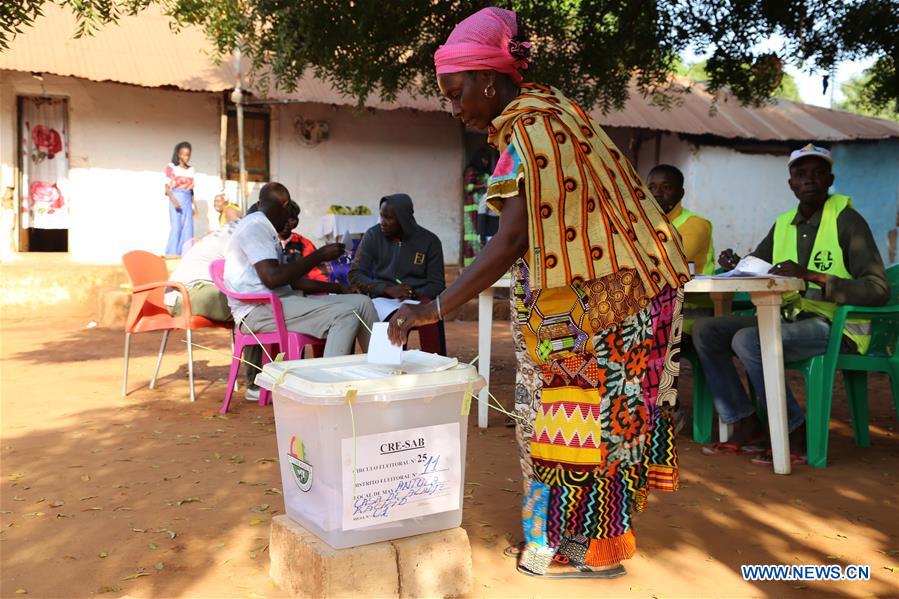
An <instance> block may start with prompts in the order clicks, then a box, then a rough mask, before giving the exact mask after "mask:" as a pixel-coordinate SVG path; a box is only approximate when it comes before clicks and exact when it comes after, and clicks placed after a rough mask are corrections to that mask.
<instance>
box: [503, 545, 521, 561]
mask: <svg viewBox="0 0 899 599" xmlns="http://www.w3.org/2000/svg"><path fill="white" fill-rule="evenodd" d="M522 553H524V541H521V542H520V543H517V544H515V545H509V546H508V547H506V548H505V549H503V555H505V556H506V557H514V558H515V559H518V558H519V557H521V554H522Z"/></svg>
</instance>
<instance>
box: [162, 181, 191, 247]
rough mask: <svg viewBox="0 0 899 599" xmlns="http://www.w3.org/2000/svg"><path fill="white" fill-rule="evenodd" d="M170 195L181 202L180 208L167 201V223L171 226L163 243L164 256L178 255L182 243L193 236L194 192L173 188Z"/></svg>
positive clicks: (182, 245)
mask: <svg viewBox="0 0 899 599" xmlns="http://www.w3.org/2000/svg"><path fill="white" fill-rule="evenodd" d="M172 195H173V196H175V199H176V200H178V203H179V204H181V208H179V209H177V210H176V209H175V206H173V205H172V203H171V202H169V223H170V224H171V226H172V228H171V230H170V231H169V240H168V242H167V243H166V244H165V254H166V256H180V255H181V250H183V249H184V244H185V243H187V242H188V241H189V240H190V239H192V238H193V236H194V209H193V199H194V192H193V191H190V190H188V189H173V190H172Z"/></svg>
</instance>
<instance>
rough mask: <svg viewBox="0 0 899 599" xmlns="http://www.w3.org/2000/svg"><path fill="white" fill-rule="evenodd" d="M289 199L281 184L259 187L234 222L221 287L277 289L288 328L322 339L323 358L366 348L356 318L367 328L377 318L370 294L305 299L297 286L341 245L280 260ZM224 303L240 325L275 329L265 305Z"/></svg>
mask: <svg viewBox="0 0 899 599" xmlns="http://www.w3.org/2000/svg"><path fill="white" fill-rule="evenodd" d="M289 201H290V192H288V191H287V188H286V187H284V186H283V185H282V184H280V183H268V184H267V185H265V186H264V187H263V188H262V190H261V191H260V192H259V210H258V212H255V213H253V214H249V215H247V216H245V217H244V218H242V219H240V221H238V223H239V224H238V225H237V228H236V229H235V231H234V233H233V234H232V236H231V241H230V242H229V244H228V248H227V250H226V251H225V276H224V279H225V285H227V287H228V288H229V289H231V290H233V291H235V292H237V293H271V292H272V291H274V292H275V293H277V294H278V295H279V296H281V305H282V306H283V307H284V320H285V321H286V324H287V329H288V330H289V331H294V332H297V333H303V334H304V335H310V336H312V337H318V338H320V339H325V352H324V355H325V357H333V356H344V355H348V354H351V353H353V350H354V347H355V343H356V341H357V340H358V341H359V344H360V345H361V347H362V350H363V351H366V350H367V349H368V341H369V332H368V330H367V329H366V327H365V326H362V322H360V319H361V320H362V321H363V322H365V324H366V326H368V327H369V328H370V327H371V325H372V323H373V322H375V321H376V320H377V313H376V312H375V308H374V306H373V305H372V303H371V300H370V299H369V298H367V297H365V296H364V295H358V294H347V295H326V296H314V297H306V296H304V295H303V293H302V292H301V291H297V290H296V289H297V287H298V286H299V285H300V280H301V279H302V277H303V276H304V275H305V274H306V273H308V272H309V271H310V270H311V269H312V268H314V267H315V266H318V265H319V264H321V263H322V262H328V261H330V260H335V259H337V258H338V257H339V256H341V255H343V253H344V247H343V245H342V244H339V243H332V244H330V245H326V246H323V247H321V248H319V249H317V250H315V251H314V252H313V253H311V254H309V255H308V256H303V257H302V258H299V259H297V260H295V261H294V262H291V263H287V264H284V263H282V260H281V256H282V251H281V243H280V241H279V239H278V231H280V230H281V229H282V228H283V227H284V225H285V223H286V222H287V218H288V212H287V203H288V202H289ZM228 304H229V305H230V306H231V314H232V315H233V316H234V320H235V322H240V323H242V326H243V327H244V329H247V328H248V329H250V330H252V331H254V332H271V331H274V330H275V321H274V315H273V314H272V309H271V306H270V305H267V304H248V303H244V302H241V301H238V300H235V299H232V298H228ZM354 312H355V314H354ZM357 315H358V318H357Z"/></svg>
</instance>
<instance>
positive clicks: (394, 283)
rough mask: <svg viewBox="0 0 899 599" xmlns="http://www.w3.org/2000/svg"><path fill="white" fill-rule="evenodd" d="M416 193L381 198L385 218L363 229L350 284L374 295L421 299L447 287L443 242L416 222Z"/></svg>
mask: <svg viewBox="0 0 899 599" xmlns="http://www.w3.org/2000/svg"><path fill="white" fill-rule="evenodd" d="M413 213H414V210H413V208H412V198H410V197H409V196H408V195H406V194H404V193H398V194H394V195H389V196H385V197H383V198H381V222H380V224H379V225H377V226H374V227H372V228H371V229H369V230H368V231H366V232H365V236H364V237H363V238H362V242H361V243H360V244H359V249H358V250H357V251H356V259H355V261H354V262H353V267H352V269H351V270H350V275H349V279H350V285H352V286H353V287H355V288H356V289H358V290H359V292H360V293H364V294H367V295H369V296H371V297H389V298H393V299H399V300H405V299H422V298H430V299H433V298H435V297H437V296H438V295H439V294H440V293H441V292H442V291H443V290H444V289H445V288H446V280H445V278H444V272H443V246H442V245H441V243H440V239H439V238H438V237H437V236H436V235H435V234H434V233H432V232H430V231H428V230H427V229H425V228H424V227H421V226H420V225H419V224H418V223H416V222H415V217H414V216H413Z"/></svg>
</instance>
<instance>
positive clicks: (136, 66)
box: [0, 2, 235, 92]
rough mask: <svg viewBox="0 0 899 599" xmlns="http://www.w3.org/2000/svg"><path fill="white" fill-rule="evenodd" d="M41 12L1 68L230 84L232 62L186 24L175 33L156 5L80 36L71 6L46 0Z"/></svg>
mask: <svg viewBox="0 0 899 599" xmlns="http://www.w3.org/2000/svg"><path fill="white" fill-rule="evenodd" d="M43 11H44V16H42V17H40V18H38V19H37V20H36V21H35V23H34V26H33V27H27V28H25V30H24V32H23V33H20V34H19V35H17V36H16V37H15V39H14V40H13V42H12V44H10V47H9V49H8V50H6V51H5V52H0V69H10V70H13V71H36V72H41V73H53V74H54V75H70V76H73V77H81V78H83V79H90V80H92V81H116V82H119V83H131V84H134V85H142V86H145V87H160V86H164V85H173V86H175V87H178V88H181V89H185V90H191V91H212V92H216V91H222V90H225V89H231V88H233V87H234V72H235V71H234V68H233V66H232V65H230V64H222V65H216V64H215V63H214V62H213V61H212V59H211V55H210V53H209V50H208V48H209V46H210V44H209V42H208V41H207V40H206V37H205V36H204V34H203V32H202V31H200V30H198V29H195V28H184V29H181V30H180V31H179V32H178V33H177V34H175V33H174V32H173V31H172V29H171V28H170V24H171V23H172V20H171V19H170V18H168V17H166V16H164V15H162V14H161V13H160V12H159V11H158V10H156V9H148V10H146V11H143V12H141V13H140V14H139V15H138V16H134V17H130V16H129V17H124V18H122V19H121V20H120V21H119V23H118V24H117V25H110V26H106V27H101V28H100V29H99V30H98V31H97V32H96V33H95V34H94V35H89V36H85V37H82V38H80V39H73V37H72V36H73V35H74V34H75V31H76V24H75V17H74V15H73V14H72V12H71V11H70V10H68V9H67V8H63V7H61V6H58V5H56V4H53V3H50V2H45V3H44V5H43Z"/></svg>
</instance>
